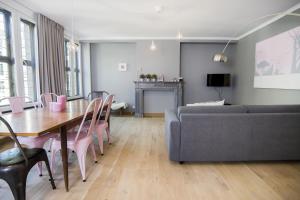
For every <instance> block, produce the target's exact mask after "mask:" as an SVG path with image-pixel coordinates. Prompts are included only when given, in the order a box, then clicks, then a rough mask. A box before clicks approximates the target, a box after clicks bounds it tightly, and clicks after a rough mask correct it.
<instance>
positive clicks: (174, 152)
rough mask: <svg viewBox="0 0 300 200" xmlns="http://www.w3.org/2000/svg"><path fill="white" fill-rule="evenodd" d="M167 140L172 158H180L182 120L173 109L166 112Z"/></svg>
mask: <svg viewBox="0 0 300 200" xmlns="http://www.w3.org/2000/svg"><path fill="white" fill-rule="evenodd" d="M165 123H166V126H165V128H166V130H165V133H166V142H167V147H168V151H169V153H170V154H169V158H170V160H179V151H178V149H179V148H180V122H179V120H178V118H177V116H176V114H175V112H174V111H173V110H167V111H166V112H165Z"/></svg>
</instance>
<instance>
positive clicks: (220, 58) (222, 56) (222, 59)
mask: <svg viewBox="0 0 300 200" xmlns="http://www.w3.org/2000/svg"><path fill="white" fill-rule="evenodd" d="M282 14H284V13H282V12H280V13H273V14H269V15H265V16H262V17H259V18H256V19H254V20H252V21H250V22H249V23H247V24H245V25H244V26H243V27H242V28H244V27H246V26H248V25H250V24H252V23H254V22H257V21H260V20H263V19H265V18H268V17H273V16H279V15H282ZM285 15H289V16H298V17H299V16H300V15H299V14H297V13H288V14H285ZM240 30H241V29H239V31H237V32H236V33H235V34H234V36H233V37H237V35H238V33H239V32H240ZM231 41H232V40H229V41H228V42H227V43H226V45H225V47H224V49H223V50H222V52H221V53H216V54H215V55H214V56H213V61H214V62H221V63H226V62H227V61H228V57H227V56H226V55H225V50H226V48H227V47H228V45H229V43H230V42H231Z"/></svg>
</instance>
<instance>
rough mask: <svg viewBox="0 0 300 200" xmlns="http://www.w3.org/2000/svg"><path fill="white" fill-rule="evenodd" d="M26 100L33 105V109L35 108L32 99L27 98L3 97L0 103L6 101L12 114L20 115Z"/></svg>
mask: <svg viewBox="0 0 300 200" xmlns="http://www.w3.org/2000/svg"><path fill="white" fill-rule="evenodd" d="M26 99H28V100H29V102H32V103H33V106H34V108H37V105H36V103H35V102H34V101H33V99H32V98H31V97H27V96H15V97H5V98H2V99H0V101H4V100H8V102H9V106H10V109H11V111H12V113H20V112H23V111H24V107H25V103H26Z"/></svg>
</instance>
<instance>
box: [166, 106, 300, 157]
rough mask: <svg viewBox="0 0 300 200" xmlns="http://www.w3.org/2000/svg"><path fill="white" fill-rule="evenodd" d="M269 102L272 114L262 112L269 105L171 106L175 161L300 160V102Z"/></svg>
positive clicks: (168, 119)
mask: <svg viewBox="0 0 300 200" xmlns="http://www.w3.org/2000/svg"><path fill="white" fill-rule="evenodd" d="M266 107H267V108H266V113H261V112H259V111H262V110H263V106H256V107H254V106H249V107H248V106H223V107H222V108H220V107H219V106H217V107H205V108H204V107H201V108H200V107H189V108H186V107H181V108H179V109H178V115H176V113H175V112H174V111H171V110H167V111H166V112H165V120H166V123H165V125H166V132H165V133H166V142H167V146H168V152H169V158H170V160H173V161H193V162H195V161H205V162H206V161H208V162H214V161H217V162H219V161H263V160H300V150H299V148H300V110H299V112H296V111H295V110H297V108H298V106H297V105H295V106H286V107H285V106H278V108H277V107H276V106H272V108H271V106H266ZM254 108H255V109H254ZM285 108H286V110H285ZM193 109H194V110H193ZM210 109H211V111H209V110H210ZM222 109H223V110H222ZM254 110H255V111H256V112H255V113H254ZM292 110H293V112H291V111H292ZM213 111H215V113H214V112H213ZM221 111H224V112H223V113H222V112H221ZM247 111H248V112H247ZM267 111H270V112H267ZM272 111H273V112H272ZM274 111H277V113H274ZM249 112H251V113H249Z"/></svg>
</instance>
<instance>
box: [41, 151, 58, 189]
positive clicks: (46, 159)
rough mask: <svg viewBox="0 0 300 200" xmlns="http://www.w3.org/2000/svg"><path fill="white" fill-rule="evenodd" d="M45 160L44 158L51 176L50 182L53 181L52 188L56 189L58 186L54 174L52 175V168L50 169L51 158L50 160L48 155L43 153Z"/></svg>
mask: <svg viewBox="0 0 300 200" xmlns="http://www.w3.org/2000/svg"><path fill="white" fill-rule="evenodd" d="M43 160H44V162H45V164H46V167H47V170H48V174H49V176H50V182H51V186H52V189H53V190H55V189H56V186H55V183H54V179H53V176H52V172H51V169H50V165H49V160H48V157H47V155H46V154H44V155H43Z"/></svg>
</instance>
